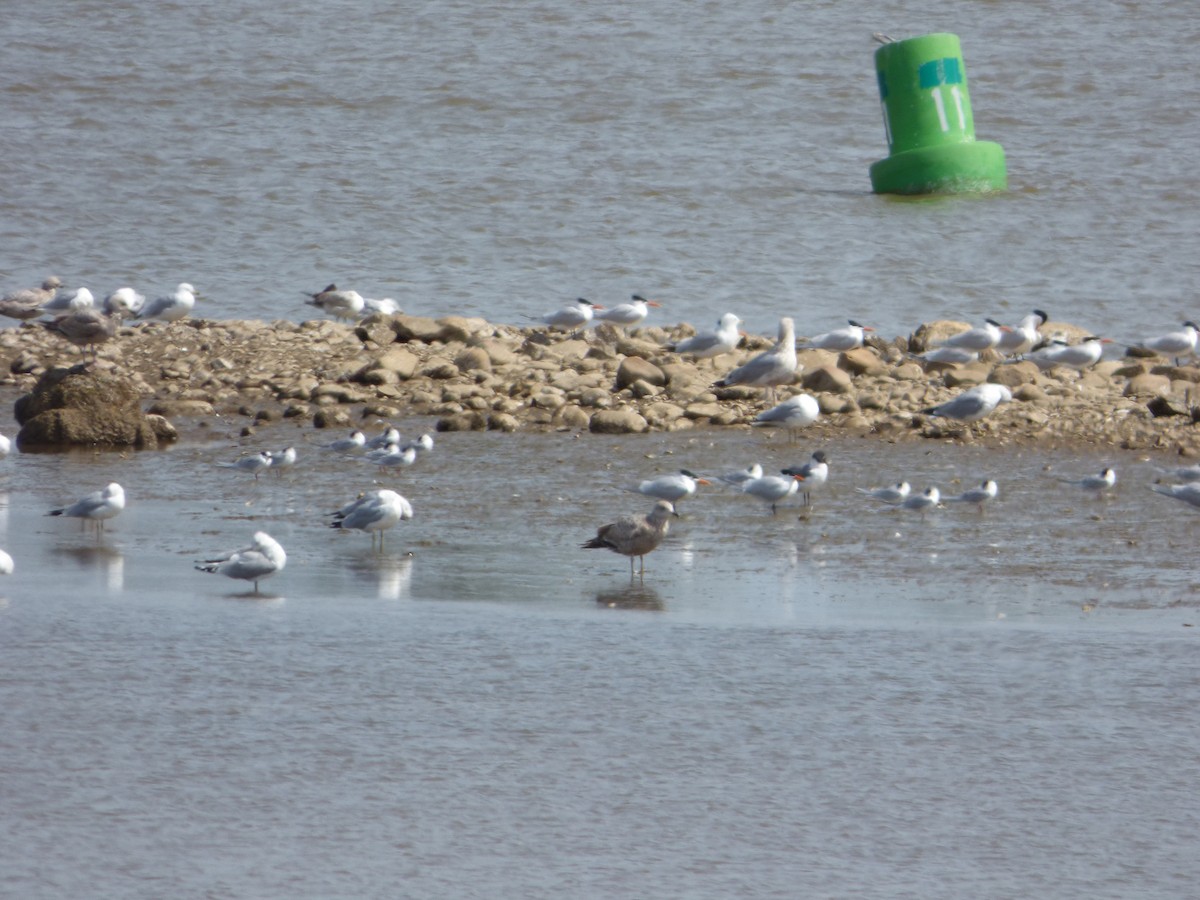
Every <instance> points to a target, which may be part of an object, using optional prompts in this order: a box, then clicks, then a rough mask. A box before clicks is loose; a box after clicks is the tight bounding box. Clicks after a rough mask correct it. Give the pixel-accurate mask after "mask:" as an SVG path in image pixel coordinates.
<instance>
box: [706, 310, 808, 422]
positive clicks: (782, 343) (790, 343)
mask: <svg viewBox="0 0 1200 900" xmlns="http://www.w3.org/2000/svg"><path fill="white" fill-rule="evenodd" d="M795 380H796V326H795V323H794V322H793V321H792V320H791V318H789V317H787V316H784V317H783V318H782V319H780V320H779V340H777V341H776V342H775V346H774V347H772V348H771V349H770V350H767V351H765V352H763V353H760V354H758V356H756V357H754V358H753V359H751V360H750V361H749V362H747V363H746V364H745V365H741V366H738V367H737V368H736V369H734V370H733V371H732V372H730V373H729V374H728V375H726V376H725V377H724V378H722V379H721V380H720V381H717V382H714V384H713V387H732V386H734V385H739V384H742V385H748V386H750V387H762V388H766V389H767V391H766V393H767V403H768V404H770V405H772V406H774V405H775V388H776V387H777V386H779V385H783V384H791V383H792V382H793V381H795Z"/></svg>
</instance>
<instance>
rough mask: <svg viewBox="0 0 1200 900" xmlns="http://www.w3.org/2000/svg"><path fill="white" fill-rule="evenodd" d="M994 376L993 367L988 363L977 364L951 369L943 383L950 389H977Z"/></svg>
mask: <svg viewBox="0 0 1200 900" xmlns="http://www.w3.org/2000/svg"><path fill="white" fill-rule="evenodd" d="M991 374H992V367H991V366H989V365H988V364H987V363H982V362H976V363H970V364H969V365H965V366H959V367H958V368H955V369H950V370H948V371H947V372H946V374H945V375H943V376H942V383H943V384H945V385H946V387H950V388H968V387H975V385H977V384H983V383H984V382H985V381H987V380H988V376H989V375H991Z"/></svg>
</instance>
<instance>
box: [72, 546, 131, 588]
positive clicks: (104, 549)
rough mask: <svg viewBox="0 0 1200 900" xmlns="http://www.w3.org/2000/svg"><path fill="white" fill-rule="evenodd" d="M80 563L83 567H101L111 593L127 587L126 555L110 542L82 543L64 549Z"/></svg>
mask: <svg viewBox="0 0 1200 900" xmlns="http://www.w3.org/2000/svg"><path fill="white" fill-rule="evenodd" d="M62 552H63V553H64V554H65V555H67V556H69V557H71V558H72V559H74V560H75V562H76V563H78V565H79V567H80V568H81V569H96V568H98V569H100V570H101V571H102V572H103V574H104V584H105V587H107V588H108V591H109V593H113V594H115V593H120V592H121V591H122V590H124V589H125V556H124V554H123V553H121V551H120V550H119V549H118V548H117V547H113V546H110V545H109V544H93V545H90V546H89V545H81V546H78V547H68V548H66V549H65V550H63V551H62Z"/></svg>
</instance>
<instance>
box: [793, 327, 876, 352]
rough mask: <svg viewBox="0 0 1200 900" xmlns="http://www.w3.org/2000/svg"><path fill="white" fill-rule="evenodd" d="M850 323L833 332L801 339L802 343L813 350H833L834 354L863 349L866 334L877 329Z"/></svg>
mask: <svg viewBox="0 0 1200 900" xmlns="http://www.w3.org/2000/svg"><path fill="white" fill-rule="evenodd" d="M849 322H850V324H849V325H848V326H846V327H845V328H835V329H834V330H833V331H827V332H825V333H824V334H815V335H813V336H812V337H810V338H800V343H802V344H804V345H806V346H807V347H808V348H809V349H812V350H831V351H834V352H845V351H846V350H853V349H855V348H856V347H861V346H862V345H863V339H864V337H865V335H864V332H867V331H874V330H875V329H874V328H870V327H868V326H866V325H859V324H858V323H857V322H855V321H854V320H853V319H850V320H849Z"/></svg>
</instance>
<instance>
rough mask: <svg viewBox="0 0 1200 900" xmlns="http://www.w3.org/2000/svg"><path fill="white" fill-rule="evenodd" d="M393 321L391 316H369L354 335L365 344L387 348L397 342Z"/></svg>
mask: <svg viewBox="0 0 1200 900" xmlns="http://www.w3.org/2000/svg"><path fill="white" fill-rule="evenodd" d="M391 319H392V317H391V316H383V315H378V314H376V315H373V316H368V317H367V318H366V319H363V320H362V321H361V322H359V323H358V325H357V326H356V327H355V329H354V333H355V334H356V335H358V339H359V340H360V341H362V342H363V343H364V344H365V343H367V342H368V341H370V342H372V343H374V344H378V345H379V346H380V347H383V346H386V345H388V344H390V343H392V342H393V341H395V340H396V331H395V329H393V328H392V321H391Z"/></svg>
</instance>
